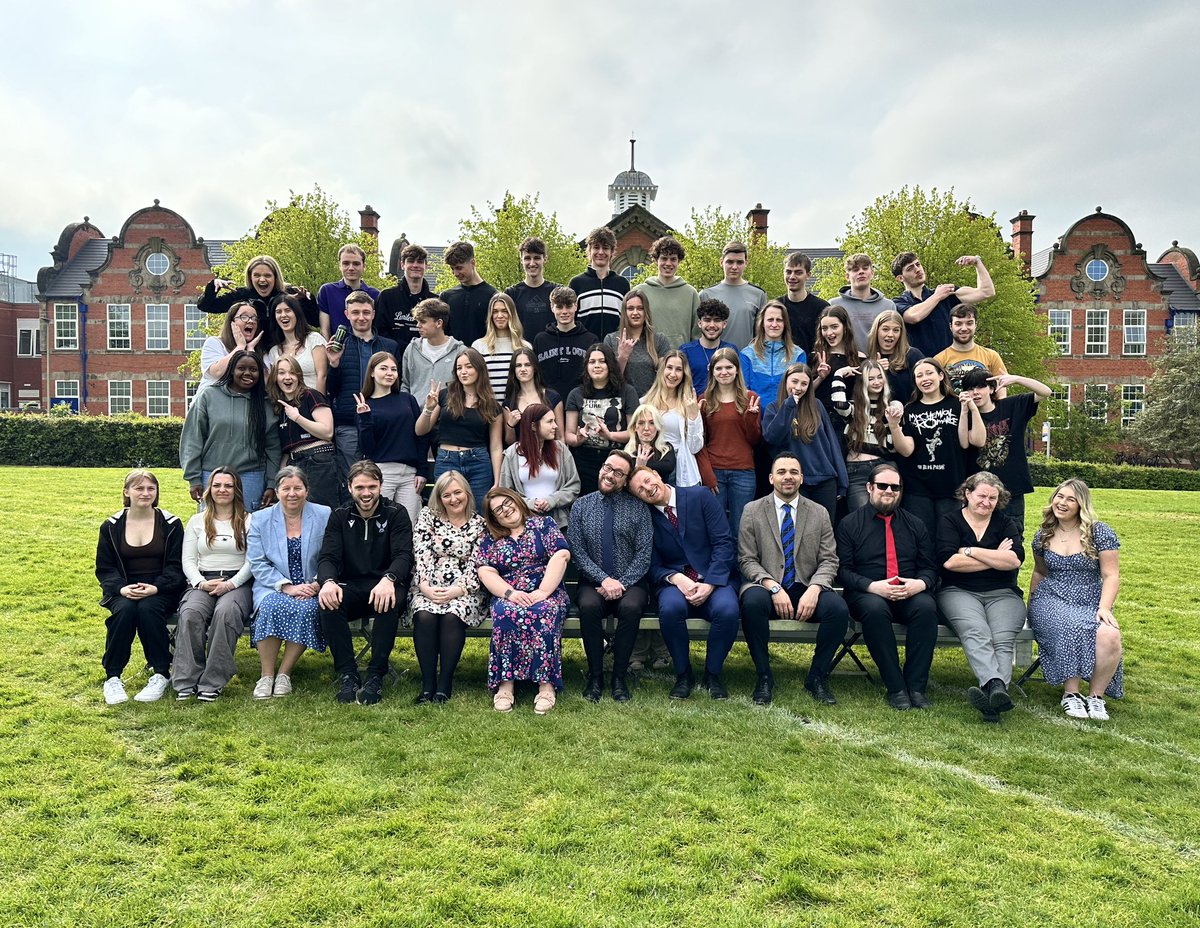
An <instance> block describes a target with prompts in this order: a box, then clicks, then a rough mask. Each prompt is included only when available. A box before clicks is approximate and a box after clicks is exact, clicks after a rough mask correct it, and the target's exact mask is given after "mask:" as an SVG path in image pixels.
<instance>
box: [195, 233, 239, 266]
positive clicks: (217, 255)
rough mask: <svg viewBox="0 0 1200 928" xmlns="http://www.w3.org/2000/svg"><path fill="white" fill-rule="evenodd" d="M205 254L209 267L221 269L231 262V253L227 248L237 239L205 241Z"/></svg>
mask: <svg viewBox="0 0 1200 928" xmlns="http://www.w3.org/2000/svg"><path fill="white" fill-rule="evenodd" d="M203 241H204V254H205V255H206V256H207V260H208V266H209V267H220V266H221V265H222V264H224V263H225V262H226V261H228V260H229V252H228V251H226V250H225V249H226V246H228V245H232V244H233V243H234V242H235V241H237V239H232V238H227V239H223V240H219V239H207V238H206V239H204V240H203Z"/></svg>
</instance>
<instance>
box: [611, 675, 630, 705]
mask: <svg viewBox="0 0 1200 928" xmlns="http://www.w3.org/2000/svg"><path fill="white" fill-rule="evenodd" d="M612 698H613V699H614V700H616V701H617V702H629V700H630V698H631V697H630V695H629V684H628V683H626V682H625V675H624V674H621V675H620V676H616V675H614V676H613V678H612Z"/></svg>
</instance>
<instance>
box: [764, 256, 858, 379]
mask: <svg viewBox="0 0 1200 928" xmlns="http://www.w3.org/2000/svg"><path fill="white" fill-rule="evenodd" d="M811 275H812V259H811V258H810V257H809V256H808V255H806V254H805V253H804V252H802V251H793V252H792V253H791V254H790V255H788V256H787V261H786V262H785V263H784V266H783V285H784V287H786V288H787V293H785V294H784V295H783V296H782V297H781V298H780V302H781V303H783V305H784V308H785V309H787V314H788V321H789V322H790V323H791V324H792V341H793V342H795V344H796V347H797V348H803V349H804V353H805V354H806V355H807V356H808V357H810V358H811V357H812V356H813V351H814V346H815V343H816V340H817V317H818V316H820V315H821V310H823V309H824V308H825V307H826V306H828V305H829V304H828V303H827V302H825V300H823V299H821V298H820V297H819V296H817V295H816V294H815V293H809V292H808V278H809V277H810V276H811ZM855 340H856V341H857V337H856V339H855ZM860 345H861V346H863V347H865V346H866V342H860Z"/></svg>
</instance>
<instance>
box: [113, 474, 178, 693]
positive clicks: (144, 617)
mask: <svg viewBox="0 0 1200 928" xmlns="http://www.w3.org/2000/svg"><path fill="white" fill-rule="evenodd" d="M122 497H123V498H124V501H125V508H124V509H122V510H121V511H120V512H118V513H116V514H115V515H112V516H110V517H109V518H108V519H107V520H106V521H105V523H104V524H103V525H101V526H100V540H99V542H98V543H97V545H96V579H97V580H99V581H100V589H101V591H102V592H103V594H104V595H103V598H102V599H101V600H100V605H101V606H104V607H105V608H106V609H108V611H109V613H110V615H109V617H108V619H107V621H106V622H105V623H104V624H105V626H106V628H107V629H108V634H107V635H106V636H105V639H104V660H103V663H104V676H105V680H104V701H105V702H106V703H108V705H110V706H113V705H116V704H117V703H121V702H125V701H126V700H127V699H128V698H129V696H128V695H126V693H125V684H124V683H122V682H121V674H122V673H123V672H124V671H125V666H126V665H127V664H128V663H129V653H130V651H131V650H132V648H133V639H134V637H135V636H136V637H138V638H140V639H141V641H142V651H143V652H144V653H145V655H146V663H147V664H149V665H150V667H151V668H152V669H153V670H154V674H153V676H151V677H150V681H149V682H148V683H147V684H146V686H145V688H144V689H143V690H142V691H141V692H140V693H138V694H137V695H136V696H134V697H133V698H134V699H136V700H137V701H138V702H154V701H155V700H157V699H161V698H162V695H163V693H165V692H166V691H167V687H168V686H169V685H170V681H169V680H168V679H167V675H168V674H169V673H170V672H171V636H170V634H169V633H168V632H167V617H168V616H170V615H171V613H172V612H174V611H175V604H176V603H178V602H179V594H180V592H182V590H183V586H184V579H183V523H182V522H180V521H179V518H178V517H177V516H173V515H171V513H169V512H166V511H164V510H162V509H159V508H158V478H157V477H155V476H154V474H152V473H150V471H148V470H134V471H130V472H129V476H127V477H126V478H125V489H124V490H123V492H122Z"/></svg>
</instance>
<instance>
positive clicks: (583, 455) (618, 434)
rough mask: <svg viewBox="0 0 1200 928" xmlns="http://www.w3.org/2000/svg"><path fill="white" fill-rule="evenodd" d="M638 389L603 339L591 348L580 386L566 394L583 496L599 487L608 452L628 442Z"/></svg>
mask: <svg viewBox="0 0 1200 928" xmlns="http://www.w3.org/2000/svg"><path fill="white" fill-rule="evenodd" d="M637 405H638V396H637V391H636V390H634V389H633V387H631V386H630V385H629V384H627V383H626V382H625V378H623V377H622V376H621V371H620V368H618V367H617V356H616V355H615V354H613V351H612V349H611V348H609V347H608V346H607V345H605V344H604V343H603V342H596V343H595V344H594V345H592V347H590V348H589V349H588V353H587V359H586V361H585V363H584V367H583V376H582V377H581V378H580V385H579V386H578V387H576V388H575V389H574V390H572V391H571V392H570V393H569V394H567V403H566V407H565V408H566V415H567V444H568V445H569V446H570V447H571V448H572V449H573V450H572V453H573V454H574V456H575V465H576V467H577V468H578V469H579V481H580V491H579V492H580V495H581V496H582V495H584V494H587V493H594V492H595V491H596V489H597V488H598V486H599V484H598V480H599V477H600V466H601V465H602V464H603V463H604V461H605V459H607V457H608V452H609V451H611V450H612V449H613V448H618V447H620V446H621V445H623V444H625V442H627V441H629V423H630V422H631V421H632V420H631V418H630V416H631V414H632V412H633V410H635V409H636V408H637Z"/></svg>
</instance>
